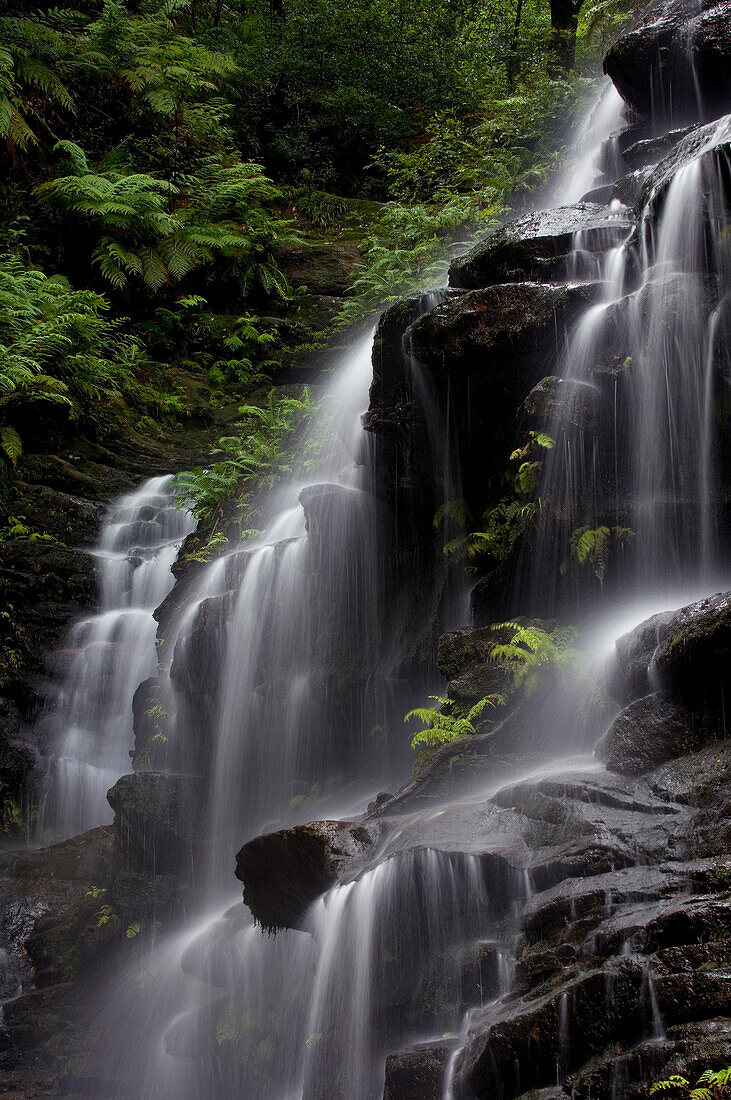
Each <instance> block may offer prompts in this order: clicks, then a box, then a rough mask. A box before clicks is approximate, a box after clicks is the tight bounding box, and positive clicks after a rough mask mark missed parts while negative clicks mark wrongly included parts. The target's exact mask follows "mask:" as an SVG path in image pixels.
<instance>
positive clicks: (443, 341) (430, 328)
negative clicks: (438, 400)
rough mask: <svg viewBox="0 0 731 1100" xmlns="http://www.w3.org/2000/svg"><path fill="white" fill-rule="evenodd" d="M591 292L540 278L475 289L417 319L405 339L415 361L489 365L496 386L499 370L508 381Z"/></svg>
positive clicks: (437, 365)
mask: <svg viewBox="0 0 731 1100" xmlns="http://www.w3.org/2000/svg"><path fill="white" fill-rule="evenodd" d="M593 296H594V295H593V292H592V291H591V290H590V289H588V288H585V287H573V288H569V287H554V286H548V285H545V284H540V283H510V284H507V285H505V286H492V287H488V288H487V289H484V290H474V291H470V292H469V293H467V294H463V295H461V296H460V297H458V298H455V299H450V300H448V301H446V302H444V303H443V304H442V305H438V306H436V307H435V308H434V309H433V310H432V311H431V312H430V313H427V314H426V315H425V316H423V317H422V318H420V319H419V320H418V321H415V322H414V324H413V325H412V326H411V327H410V329H409V330H408V339H409V340H410V343H411V348H412V351H413V354H414V355H415V356H416V358H417V359H418V360H419V362H421V363H424V364H425V365H426V366H428V367H430V368H432V369H433V370H441V371H444V370H449V371H469V370H482V371H489V372H490V374H491V376H492V377H491V383H492V388H493V389H499V388H500V386H501V381H502V379H501V378H500V375H503V374H505V375H507V377H508V378H509V379H510V380H511V381H512V380H513V374H514V372H515V371H516V369H517V368H518V367H520V366H521V365H523V364H525V363H526V362H527V361H528V360H532V359H533V358H534V356H535V354H536V353H537V352H539V351H540V350H542V349H543V348H545V345H546V342H547V341H549V342H550V340H551V337H552V336H553V334H554V333H555V330H556V326H558V327H559V328H560V327H561V326H562V324H565V322H566V321H567V320H568V318H569V317H570V316H571V315H572V314H574V313H575V312H576V311H577V310H579V309H580V308H581V306H582V305H586V304H587V303H588V302H590V301H591V300H592V297H593ZM533 369H535V365H534V368H533ZM498 370H499V372H500V374H499V375H498ZM513 386H514V382H513Z"/></svg>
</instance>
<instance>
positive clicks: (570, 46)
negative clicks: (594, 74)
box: [549, 0, 584, 76]
mask: <svg viewBox="0 0 731 1100" xmlns="http://www.w3.org/2000/svg"><path fill="white" fill-rule="evenodd" d="M583 2H584V0H550V4H551V29H552V34H551V53H552V55H553V63H552V65H551V66H550V70H549V71H550V73H551V75H552V76H561V75H563V73H566V72H570V71H571V69H573V67H574V61H575V59H576V28H577V26H578V24H579V12H580V11H581V5H582V4H583Z"/></svg>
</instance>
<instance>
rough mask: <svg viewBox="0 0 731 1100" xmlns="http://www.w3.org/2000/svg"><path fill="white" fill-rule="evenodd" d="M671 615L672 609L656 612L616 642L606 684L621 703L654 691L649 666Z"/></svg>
mask: <svg viewBox="0 0 731 1100" xmlns="http://www.w3.org/2000/svg"><path fill="white" fill-rule="evenodd" d="M672 616H673V612H672V611H662V612H660V613H659V614H657V615H653V616H652V617H651V618H649V619H645V621H644V622H642V623H640V624H639V626H636V627H635V628H634V629H633V630H630V631H628V632H627V633H626V634H623V635H622V636H621V637H620V638H617V640H616V642H615V643H614V653H613V655H612V658H611V660H610V662H609V667H608V669H607V688H608V690H609V692H610V693H611V695H612V696H613V697H614V698H615V699H617V700H618V701H619V702H620V703H630V702H631V701H632V700H633V699H637V698H639V697H640V696H643V695H649V693H650V692H651V690H652V685H651V683H650V666H651V664H652V660H653V657H654V655H655V650H656V649H657V647H658V646H659V644H660V641H661V639H662V638H663V637H664V636H665V630H666V628H667V625H668V623H669V622H670V620H671V618H672Z"/></svg>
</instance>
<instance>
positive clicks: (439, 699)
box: [404, 692, 505, 749]
mask: <svg viewBox="0 0 731 1100" xmlns="http://www.w3.org/2000/svg"><path fill="white" fill-rule="evenodd" d="M429 698H430V699H432V700H433V701H434V702H435V703H439V708H441V709H439V708H437V707H415V708H414V709H413V710H410V711H409V712H408V714H406V715H405V716H404V722H410V721H411V719H412V718H416V719H418V720H419V721H420V722H421V723H422V724H423V726H424V729H422V730H419V731H418V733H415V734H414V736H413V738H412V739H411V747H412V749H417V748H419V747H420V746H421V747H423V748H425V749H436V748H439V746H440V745H446V744H447V743H448V742H450V741H458V740H459V739H460V738H461V737H467V736H468V735H469V734H471V733H474V732H475V725H474V722H475V719H476V718H477V717H478V716H479V715H480V714H481V713H482V712H483V710H484V709H485V707H488V706H489V707H495V706H499V705H502V704H504V703H505V696H504V695H500V694H499V693H497V692H496V693H494V694H492V695H486V696H485V697H484V699H480V700H479V702H477V703H475V705H474V706H473V707H471V709H470V710H469V711H468V712H467V714H465V715H456V714H452V713H450V707H451V706H452V703H453V700H452V699H449V698H445V697H443V696H441V695H430V696H429Z"/></svg>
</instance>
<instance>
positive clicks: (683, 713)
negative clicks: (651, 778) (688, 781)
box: [596, 692, 708, 775]
mask: <svg viewBox="0 0 731 1100" xmlns="http://www.w3.org/2000/svg"><path fill="white" fill-rule="evenodd" d="M707 736H708V730H707V728H706V726H705V724H704V723H703V722H702V721H701V720H700V719H699V718H698V717H697V716H696V715H694V714H693V713H692V712H691V711H689V710H688V709H687V708H686V707H685V706H683V705H682V704H680V703H677V702H676V701H675V700H674V699H673V698H672V696H671V695H670V694H669V693H668V692H655V693H654V694H652V695H646V696H644V698H642V699H637V700H635V702H634V703H630V705H629V706H628V707H626V708H625V709H624V710H623V711H622V712H621V714H618V715H617V717H616V718H615V719H614V721H613V722H612V724H611V726H610V727H609V729H608V730H607V732H606V733H605V735H604V737H603V738H602V739H601V741H600V742H599V744H598V745H597V749H596V751H597V755H598V756H599V757H600V758H601V759H602V760H604V762H605V763H606V765H607V767H608V768H609V770H610V771H614V772H621V773H624V774H626V775H642V774H643V773H644V772H648V771H650V770H651V769H652V768H656V767H657V766H658V764H664V763H665V761H666V760H672V759H674V758H675V757H677V756H685V754H686V753H689V752H695V751H696V750H697V749H699V748H700V747H701V745H702V744H703V742H704V741H705V740H706V738H707Z"/></svg>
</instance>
